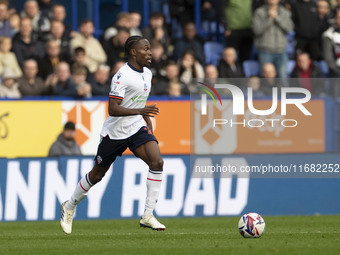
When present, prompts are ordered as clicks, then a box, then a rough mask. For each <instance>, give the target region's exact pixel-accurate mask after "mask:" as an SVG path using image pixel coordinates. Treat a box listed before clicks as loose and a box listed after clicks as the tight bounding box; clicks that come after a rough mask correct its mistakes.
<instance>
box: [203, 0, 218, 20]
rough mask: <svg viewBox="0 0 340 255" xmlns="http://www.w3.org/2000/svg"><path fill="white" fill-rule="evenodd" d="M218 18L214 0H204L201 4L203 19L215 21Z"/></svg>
mask: <svg viewBox="0 0 340 255" xmlns="http://www.w3.org/2000/svg"><path fill="white" fill-rule="evenodd" d="M215 20H216V10H215V7H214V2H213V1H212V0H203V1H202V4H201V21H202V22H205V21H208V22H214V21H215Z"/></svg>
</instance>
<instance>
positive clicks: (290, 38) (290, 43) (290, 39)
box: [286, 31, 295, 59]
mask: <svg viewBox="0 0 340 255" xmlns="http://www.w3.org/2000/svg"><path fill="white" fill-rule="evenodd" d="M286 37H287V47H286V52H287V55H288V57H289V58H290V59H294V53H295V42H294V37H295V32H294V31H291V32H290V33H289V34H287V36H286Z"/></svg>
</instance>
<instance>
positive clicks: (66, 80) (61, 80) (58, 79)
mask: <svg viewBox="0 0 340 255" xmlns="http://www.w3.org/2000/svg"><path fill="white" fill-rule="evenodd" d="M45 84H46V85H47V86H51V87H52V88H53V94H54V95H55V96H66V97H77V96H78V91H77V88H76V86H75V85H74V83H73V82H72V80H71V76H70V66H69V64H68V63H66V62H60V63H59V64H58V65H57V66H56V71H55V74H51V75H50V76H48V77H47V79H46V82H45Z"/></svg>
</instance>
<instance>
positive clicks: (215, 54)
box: [204, 42, 224, 66]
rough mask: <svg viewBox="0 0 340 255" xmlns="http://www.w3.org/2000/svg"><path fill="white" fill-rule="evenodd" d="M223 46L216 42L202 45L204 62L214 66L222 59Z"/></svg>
mask: <svg viewBox="0 0 340 255" xmlns="http://www.w3.org/2000/svg"><path fill="white" fill-rule="evenodd" d="M223 49H224V47H223V45H222V44H220V43H218V42H206V43H205V44H204V54H205V62H206V63H207V64H213V65H214V66H216V65H217V64H218V61H219V60H220V59H221V58H222V53H223Z"/></svg>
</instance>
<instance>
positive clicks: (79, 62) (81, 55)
mask: <svg viewBox="0 0 340 255" xmlns="http://www.w3.org/2000/svg"><path fill="white" fill-rule="evenodd" d="M85 60H86V52H85V50H84V48H82V47H77V48H76V49H75V50H74V53H73V57H72V65H71V67H72V68H74V67H76V66H82V67H85V69H86V71H87V79H86V80H87V81H89V80H90V79H91V78H92V74H91V73H90V71H89V69H88V68H87V66H86V65H85Z"/></svg>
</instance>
